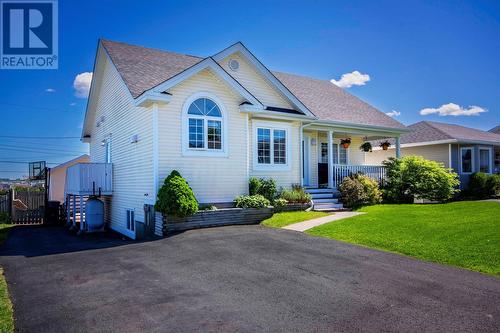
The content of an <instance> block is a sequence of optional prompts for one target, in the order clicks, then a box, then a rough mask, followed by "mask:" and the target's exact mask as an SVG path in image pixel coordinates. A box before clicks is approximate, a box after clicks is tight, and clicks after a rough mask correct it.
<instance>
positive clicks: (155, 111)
mask: <svg viewBox="0 0 500 333" xmlns="http://www.w3.org/2000/svg"><path fill="white" fill-rule="evenodd" d="M158 139H159V138H158V104H157V103H154V104H153V203H152V204H154V203H155V202H156V196H157V195H158V176H159V172H158Z"/></svg>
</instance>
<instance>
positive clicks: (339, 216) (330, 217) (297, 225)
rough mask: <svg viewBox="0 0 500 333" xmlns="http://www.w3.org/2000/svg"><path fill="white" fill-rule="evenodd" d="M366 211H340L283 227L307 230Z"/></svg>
mask: <svg viewBox="0 0 500 333" xmlns="http://www.w3.org/2000/svg"><path fill="white" fill-rule="evenodd" d="M360 214H364V213H358V212H338V213H335V214H333V215H328V216H323V217H318V218H317V219H312V220H308V221H304V222H299V223H294V224H290V225H287V226H286V227H283V229H288V230H295V231H301V232H302V231H306V230H307V229H311V228H314V227H317V226H318V225H322V224H325V223H329V222H333V221H337V220H341V219H345V218H348V217H353V216H356V215H360Z"/></svg>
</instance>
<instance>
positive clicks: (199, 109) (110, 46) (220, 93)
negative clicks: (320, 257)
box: [66, 40, 407, 238]
mask: <svg viewBox="0 0 500 333" xmlns="http://www.w3.org/2000/svg"><path fill="white" fill-rule="evenodd" d="M406 132H407V129H406V128H405V126H403V125H402V124H401V123H399V122H398V121H396V120H394V119H392V118H390V117H388V116H387V115H385V114H384V113H383V112H380V111H379V110H377V109H376V108H374V107H372V106H371V105H369V104H367V103H365V102H363V101H361V100H360V99H358V98H356V97H355V96H353V95H351V94H349V93H348V92H346V91H345V90H343V89H341V88H339V87H337V86H335V85H333V84H332V83H331V82H330V81H327V80H319V79H314V78H308V77H304V76H299V75H293V74H287V73H281V72H276V71H270V70H269V69H268V68H267V67H266V66H265V65H264V64H263V63H262V62H261V61H260V60H259V59H257V58H256V57H255V56H254V55H253V54H252V53H251V52H250V51H249V50H248V49H247V48H246V47H245V46H244V45H243V44H242V43H236V44H234V45H231V46H229V47H228V48H226V49H224V50H222V51H220V52H217V53H215V54H213V55H211V56H208V57H197V56H190V55H184V54H178V53H173V52H168V51H162V50H156V49H150V48H144V47H140V46H134V45H129V44H124V43H119V42H113V41H106V40H101V41H100V42H99V44H98V50H97V56H96V61H95V67H94V76H93V79H92V86H91V92H90V97H89V102H88V107H87V111H86V115H85V121H84V126H83V132H82V139H83V141H84V142H87V143H89V145H90V159H91V162H92V165H82V166H77V167H75V168H73V169H74V170H73V171H72V172H71V175H72V176H71V177H70V178H71V179H73V178H75V179H74V181H73V180H72V184H71V190H68V191H67V193H68V197H67V198H66V199H67V203H69V205H68V207H76V206H77V205H76V204H75V203H78V202H81V205H80V207H82V206H84V205H85V200H86V199H85V198H86V196H88V195H89V194H90V193H91V191H90V189H91V187H92V186H91V184H93V185H94V187H95V186H97V187H99V188H101V189H102V193H106V195H105V197H104V198H103V200H105V202H106V207H107V208H106V209H107V210H106V211H107V214H106V215H107V216H106V219H107V221H108V223H109V226H110V227H111V228H112V229H114V230H116V231H118V232H121V233H123V234H124V235H127V236H129V237H132V238H134V237H135V230H134V227H133V225H134V223H133V221H131V220H134V221H143V222H145V224H146V225H150V224H151V223H155V222H154V221H156V225H155V227H156V233H157V234H161V216H158V215H159V214H156V215H155V214H154V213H152V211H153V209H152V205H154V203H155V201H156V193H157V191H158V188H159V187H160V186H161V184H162V183H163V180H164V178H165V177H166V176H167V175H168V174H169V173H170V172H171V171H172V170H174V169H175V170H178V171H179V172H180V173H181V174H182V176H183V177H184V178H186V179H187V181H188V182H189V184H190V186H191V187H192V188H193V190H194V193H195V195H196V198H197V199H198V201H199V202H200V203H214V204H222V203H228V202H232V200H233V199H234V198H235V197H236V196H238V195H242V194H247V193H248V180H249V178H250V177H266V178H269V177H271V178H274V179H275V180H276V181H277V183H278V186H281V187H290V186H291V185H292V184H302V185H304V186H306V187H308V188H310V190H311V192H313V193H320V194H318V195H317V199H316V197H315V203H314V204H315V208H321V207H330V208H331V207H335V205H338V203H337V202H336V199H335V198H334V197H333V196H334V192H335V190H336V187H337V184H338V183H339V182H340V181H341V180H342V179H343V177H345V176H347V175H349V174H350V173H351V172H357V171H363V172H365V173H367V174H369V175H370V176H372V177H373V178H375V179H381V178H382V177H383V176H384V169H383V167H381V166H371V165H368V164H369V161H367V154H366V153H364V152H362V151H360V150H359V145H360V144H361V143H362V142H363V141H364V140H374V139H378V138H385V137H390V138H395V139H396V142H397V141H398V139H397V138H398V137H399V136H400V135H401V134H403V133H406ZM345 139H350V140H351V143H350V145H348V146H347V145H346V147H343V145H342V144H341V140H345ZM103 165H104V166H103ZM89 175H91V176H89ZM111 175H112V176H111ZM78 177H81V179H80V178H78ZM318 188H321V189H318Z"/></svg>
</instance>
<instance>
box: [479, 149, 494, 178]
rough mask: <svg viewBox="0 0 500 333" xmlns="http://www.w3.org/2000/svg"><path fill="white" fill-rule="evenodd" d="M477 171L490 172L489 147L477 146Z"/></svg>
mask: <svg viewBox="0 0 500 333" xmlns="http://www.w3.org/2000/svg"><path fill="white" fill-rule="evenodd" d="M479 172H484V173H491V149H490V148H479Z"/></svg>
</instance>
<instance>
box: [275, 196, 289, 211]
mask: <svg viewBox="0 0 500 333" xmlns="http://www.w3.org/2000/svg"><path fill="white" fill-rule="evenodd" d="M286 205H288V201H287V200H286V199H282V198H279V199H276V200H274V203H273V206H274V209H275V210H276V211H282V210H283V207H285V206H286Z"/></svg>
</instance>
